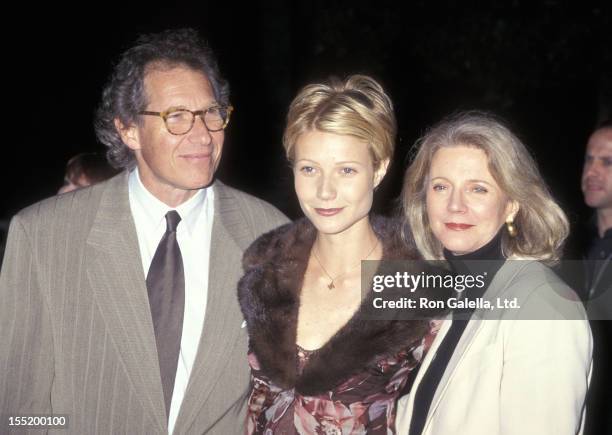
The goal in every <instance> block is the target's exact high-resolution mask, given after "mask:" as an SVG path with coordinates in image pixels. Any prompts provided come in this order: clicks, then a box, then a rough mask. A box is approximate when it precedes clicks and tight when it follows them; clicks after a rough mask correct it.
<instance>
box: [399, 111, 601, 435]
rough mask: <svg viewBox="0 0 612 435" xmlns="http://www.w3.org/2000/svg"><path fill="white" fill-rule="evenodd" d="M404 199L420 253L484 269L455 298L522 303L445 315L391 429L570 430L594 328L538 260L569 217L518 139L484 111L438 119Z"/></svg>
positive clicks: (577, 427) (558, 241)
mask: <svg viewBox="0 0 612 435" xmlns="http://www.w3.org/2000/svg"><path fill="white" fill-rule="evenodd" d="M402 196H403V207H404V215H405V219H406V221H407V223H409V224H410V227H411V229H412V232H413V236H414V239H415V240H416V245H417V247H418V249H419V251H420V252H421V253H422V254H423V256H424V257H425V258H427V259H446V260H447V261H448V262H449V263H450V266H451V268H453V270H455V271H456V272H458V273H486V274H488V286H485V287H484V288H483V289H480V290H479V291H480V293H477V294H474V292H473V291H471V290H470V291H468V292H466V293H467V294H464V295H463V297H466V298H477V297H484V298H486V299H489V300H495V299H496V298H501V299H502V300H503V299H508V300H513V298H517V300H518V301H520V307H519V308H513V309H507V310H502V311H490V310H487V311H486V312H485V310H479V309H476V310H471V311H470V310H468V311H467V312H464V313H463V314H464V315H467V317H468V318H467V319H466V318H461V317H460V316H455V315H453V316H451V317H450V318H449V319H448V320H447V321H445V323H444V324H443V326H442V328H441V329H440V333H439V334H438V336H437V337H436V340H435V341H434V343H433V344H432V347H431V349H430V351H429V353H428V355H427V356H426V357H425V358H424V360H423V365H422V367H421V369H420V370H419V373H418V375H417V378H416V380H415V384H414V385H413V388H412V391H411V393H410V395H408V396H404V397H403V398H402V399H401V400H400V402H399V406H398V425H397V429H398V433H400V434H410V435H420V434H427V435H448V434H470V435H477V434H483V435H485V434H486V435H494V434H517V435H519V434H520V435H525V434H537V435H545V434H550V435H563V434H567V435H569V434H572V435H573V434H576V433H579V432H580V431H581V424H582V415H583V412H584V398H585V394H586V392H587V387H588V380H589V373H590V367H591V353H592V339H591V333H590V329H589V325H588V322H587V320H586V319H585V314H584V310H583V309H582V306H581V304H580V303H579V301H578V300H577V298H576V297H575V294H574V293H573V292H572V291H571V290H570V289H569V288H567V287H566V286H565V285H564V284H563V283H562V282H561V281H560V280H559V279H558V278H557V276H556V275H555V274H554V273H553V272H552V271H551V270H549V269H548V268H547V267H546V266H544V265H543V264H542V263H541V262H542V261H543V262H551V261H555V260H557V259H558V258H559V255H560V250H561V246H562V244H563V241H564V240H565V238H566V236H567V234H568V222H567V219H566V217H565V214H564V213H563V211H562V210H561V208H560V207H559V206H558V205H557V203H556V202H555V201H554V199H553V198H552V197H551V195H550V193H549V191H548V189H547V187H546V184H545V183H544V181H543V179H542V177H541V176H540V173H539V171H538V168H537V166H536V163H535V161H534V160H533V158H532V157H531V156H530V154H529V152H528V151H527V150H526V148H525V146H524V145H523V144H522V143H521V142H520V140H519V139H518V138H517V137H516V136H515V135H514V134H512V132H510V131H509V130H508V128H506V127H505V126H504V125H502V124H501V123H500V122H498V121H496V120H495V119H493V118H492V117H491V116H488V115H486V114H480V113H467V114H460V115H457V116H455V117H453V118H450V119H447V120H445V121H443V122H441V123H440V124H439V125H437V126H435V127H434V128H432V129H431V130H430V131H429V132H428V133H427V134H426V135H425V136H424V138H423V139H422V140H421V142H420V145H419V148H418V152H417V153H416V155H415V157H414V159H413V161H412V163H411V165H410V167H409V168H408V170H407V172H406V177H405V181H404V190H403V194H402ZM517 259H522V260H524V261H518V260H517ZM513 260H517V261H513ZM470 292H472V294H470ZM470 315H471V317H470ZM482 318H484V319H486V320H479V319H482ZM538 319H539V320H538ZM563 319H573V320H563Z"/></svg>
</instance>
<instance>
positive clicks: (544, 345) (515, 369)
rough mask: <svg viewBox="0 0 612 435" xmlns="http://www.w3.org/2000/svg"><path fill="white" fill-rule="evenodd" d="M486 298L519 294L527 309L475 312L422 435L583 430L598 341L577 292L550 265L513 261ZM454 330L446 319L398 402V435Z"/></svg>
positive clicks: (567, 434)
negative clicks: (416, 394) (594, 347)
mask: <svg viewBox="0 0 612 435" xmlns="http://www.w3.org/2000/svg"><path fill="white" fill-rule="evenodd" d="M485 297H487V298H491V299H493V300H495V299H496V298H497V297H500V298H508V299H512V298H514V297H517V298H518V300H520V302H521V303H520V305H521V307H520V309H511V310H504V311H503V314H501V315H500V312H499V311H489V310H486V312H485V311H483V310H477V311H476V312H475V313H474V316H473V317H472V319H471V320H470V321H469V322H468V325H467V327H466V329H465V331H464V332H463V335H462V336H461V339H460V340H459V342H458V343H457V347H456V348H455V351H454V353H453V355H452V357H451V359H450V361H449V363H448V366H447V367H446V370H445V372H444V374H443V376H442V379H441V381H440V383H439V385H438V387H437V390H436V392H435V394H434V397H433V400H432V403H431V406H430V409H429V413H428V415H427V418H426V421H425V426H424V429H423V432H422V433H423V434H424V435H452V434H462V435H480V434H482V435H495V434H503V435H510V434H516V435H530V434H533V435H547V434H550V435H575V434H578V433H581V432H582V422H583V419H584V403H585V395H586V392H587V388H588V384H589V380H590V372H591V366H592V336H591V330H590V328H589V324H588V321H587V319H586V315H585V312H584V309H583V307H582V304H581V303H580V301H579V299H578V298H577V297H576V295H575V293H574V292H573V291H572V290H571V289H569V288H568V287H567V286H565V284H563V283H562V282H561V281H560V280H559V278H557V276H556V275H555V274H554V273H553V272H552V271H551V270H550V269H548V268H547V267H546V266H544V265H542V264H540V263H538V262H536V261H526V260H513V261H507V262H506V263H505V264H504V265H503V266H502V267H501V269H500V270H499V271H498V273H497V274H496V275H495V278H494V279H493V282H492V283H491V285H490V286H489V288H488V289H487V291H486V293H485ZM500 317H501V318H500ZM543 319H546V320H543ZM566 319H571V320H566ZM449 327H450V320H449V319H446V320H445V321H444V322H443V324H442V326H441V328H440V331H439V333H438V336H437V337H436V339H435V340H434V342H433V344H432V347H431V349H430V350H429V352H428V353H427V355H426V357H425V358H424V360H423V364H422V366H421V368H420V370H419V372H418V374H417V377H416V379H415V383H414V385H413V387H412V390H411V391H412V393H411V394H409V395H407V396H404V397H402V398H401V399H400V400H399V404H398V409H397V421H396V429H397V433H398V434H400V435H406V434H408V430H409V428H410V420H411V417H412V410H413V405H414V392H415V391H416V389H417V388H418V386H419V383H420V382H421V379H422V378H423V374H424V373H425V371H426V370H427V368H428V367H429V364H430V363H431V361H432V359H433V358H435V355H436V351H437V349H438V347H439V345H440V342H441V341H442V339H443V337H444V335H445V334H446V332H447V331H448V329H449Z"/></svg>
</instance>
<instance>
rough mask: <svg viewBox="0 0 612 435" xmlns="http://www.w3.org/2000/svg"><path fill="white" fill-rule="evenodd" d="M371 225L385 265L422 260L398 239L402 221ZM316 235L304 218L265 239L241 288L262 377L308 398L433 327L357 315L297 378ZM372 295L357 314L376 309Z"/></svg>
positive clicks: (249, 257) (253, 249) (254, 250)
mask: <svg viewBox="0 0 612 435" xmlns="http://www.w3.org/2000/svg"><path fill="white" fill-rule="evenodd" d="M371 223H372V227H373V229H374V231H375V232H376V234H377V235H378V237H379V238H380V240H381V242H382V244H383V259H384V260H393V259H397V260H411V259H418V258H419V255H418V252H417V250H416V248H415V247H414V246H408V245H406V244H405V242H403V241H402V240H401V237H400V225H399V223H398V222H397V221H394V220H390V219H385V218H380V217H378V218H376V217H375V218H373V219H371ZM315 237H316V229H315V228H314V226H313V225H312V224H311V223H310V222H309V221H308V220H307V219H305V218H303V219H301V220H298V221H296V222H295V223H291V224H287V225H284V226H282V227H279V228H277V229H276V230H273V231H271V232H269V233H267V234H264V235H263V236H261V237H260V238H259V239H258V240H256V241H255V242H254V243H253V244H252V245H251V246H250V247H249V249H248V250H247V251H246V253H245V255H244V258H243V265H244V268H245V271H246V273H245V275H244V276H243V277H242V279H241V280H240V282H239V284H238V298H239V301H240V306H241V308H242V313H243V315H244V317H245V319H246V322H247V327H248V331H249V338H250V346H251V349H252V351H254V352H255V355H256V356H257V359H258V361H259V364H260V367H261V370H262V372H263V373H264V374H265V375H266V376H268V377H269V378H270V379H271V380H272V381H273V382H274V383H275V384H276V385H278V386H279V387H281V388H285V389H290V388H295V389H296V390H297V391H298V392H300V393H301V394H304V395H310V396H312V395H316V394H320V393H322V392H324V391H329V390H331V389H333V388H334V387H336V386H337V385H339V384H340V383H341V382H343V381H344V380H346V379H347V378H348V377H349V376H351V375H352V374H354V373H356V372H358V371H361V370H363V369H365V368H366V367H367V366H369V365H371V364H374V363H375V362H376V361H377V360H378V359H380V358H381V357H382V356H385V355H394V354H396V353H397V352H399V351H401V350H402V349H405V348H406V347H407V346H408V345H409V344H411V343H413V342H415V341H416V340H420V339H421V338H422V337H423V336H424V335H425V333H426V332H427V330H428V321H427V320H411V321H401V320H365V319H362V318H360V316H359V315H358V313H357V314H356V315H355V316H353V318H352V319H351V320H350V321H349V322H348V323H347V324H346V325H344V326H343V327H342V328H341V329H340V330H339V331H338V332H337V333H336V334H335V335H334V336H333V337H332V338H331V339H330V340H329V341H328V342H327V343H326V344H325V345H324V346H323V347H322V348H320V349H319V350H317V351H316V352H314V353H313V354H312V355H311V356H310V359H309V360H308V362H307V364H306V366H305V368H304V370H303V372H302V374H301V375H300V376H298V375H297V366H298V364H297V351H296V334H297V317H298V309H299V305H300V291H301V287H302V282H303V279H304V274H305V271H306V265H307V263H308V258H309V255H310V250H311V248H312V245H313V243H314V240H315ZM374 296H375V294H374V293H373V292H370V294H369V295H368V296H367V297H366V298H365V299H364V301H363V303H362V305H361V307H360V309H359V311H362V310H364V309H365V308H364V307H366V306H371V305H372V299H373V297H374Z"/></svg>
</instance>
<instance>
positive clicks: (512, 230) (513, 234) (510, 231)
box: [506, 218, 518, 237]
mask: <svg viewBox="0 0 612 435" xmlns="http://www.w3.org/2000/svg"><path fill="white" fill-rule="evenodd" d="M506 229H507V230H508V234H509V235H510V237H516V235H517V234H518V231H517V230H516V227H515V226H514V220H513V219H512V218H509V219H508V220H507V221H506Z"/></svg>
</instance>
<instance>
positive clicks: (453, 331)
mask: <svg viewBox="0 0 612 435" xmlns="http://www.w3.org/2000/svg"><path fill="white" fill-rule="evenodd" d="M502 231H503V229H502V230H500V231H499V232H498V233H497V235H496V236H495V237H494V238H493V240H491V241H490V242H489V243H487V244H486V245H484V246H483V247H481V248H480V249H477V250H476V251H474V252H471V253H469V254H465V255H455V254H453V253H452V252H450V251H447V250H446V249H445V250H444V258H446V260H447V261H448V262H449V264H450V266H451V269H452V270H453V272H454V273H456V274H462V275H467V274H470V275H476V274H478V275H480V274H483V273H486V274H487V281H486V283H485V285H484V286H483V287H482V288H477V287H474V288H471V289H469V290H467V289H466V290H465V291H463V292H462V293H461V296H460V297H469V298H470V299H475V298H479V297H482V295H483V294H484V292H485V291H486V289H487V288H488V286H489V284H490V283H491V281H492V280H493V277H494V276H495V274H496V273H497V271H498V270H499V268H500V267H501V266H502V265H503V264H504V261H505V258H504V256H503V253H502V246H501V239H502ZM468 292H469V293H468ZM466 293H468V294H467V295H466ZM473 312H474V308H471V309H470V308H466V309H462V310H455V311H454V312H453V313H452V318H453V320H452V324H451V326H450V328H449V330H448V332H447V333H446V335H445V336H444V339H443V340H442V343H440V347H439V348H438V351H437V352H436V354H435V356H434V359H433V360H432V361H431V364H430V365H429V368H428V369H427V372H426V373H425V375H424V376H423V378H422V380H421V383H420V384H419V387H418V389H417V391H416V393H415V397H414V409H413V412H412V419H411V421H410V432H409V433H410V435H420V434H421V432H422V431H423V427H424V426H425V419H426V418H427V414H428V412H429V408H430V406H431V402H432V400H433V396H434V393H435V391H436V389H437V388H438V384H439V383H440V379H442V375H443V374H444V371H445V370H446V366H447V365H448V362H449V361H450V358H451V356H452V355H453V352H454V351H455V348H456V347H457V343H458V342H459V339H460V338H461V335H462V334H463V331H464V330H465V327H466V326H467V322H468V321H469V318H470V316H471V315H472V313H473ZM459 314H461V315H459Z"/></svg>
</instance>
